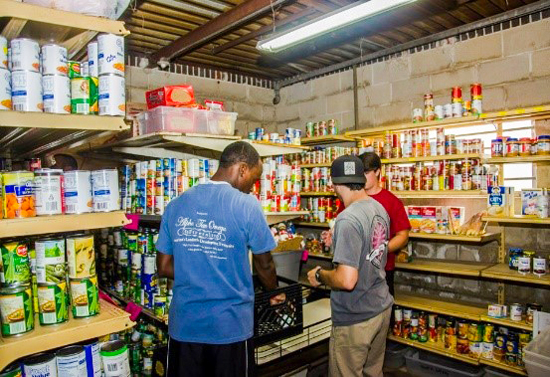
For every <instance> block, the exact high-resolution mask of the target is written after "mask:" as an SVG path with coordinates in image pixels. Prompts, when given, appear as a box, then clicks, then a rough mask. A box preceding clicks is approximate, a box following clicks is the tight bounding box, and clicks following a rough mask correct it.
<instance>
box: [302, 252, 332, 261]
mask: <svg viewBox="0 0 550 377" xmlns="http://www.w3.org/2000/svg"><path fill="white" fill-rule="evenodd" d="M308 258H318V259H326V260H330V261H331V260H332V259H333V258H334V255H326V254H317V253H308Z"/></svg>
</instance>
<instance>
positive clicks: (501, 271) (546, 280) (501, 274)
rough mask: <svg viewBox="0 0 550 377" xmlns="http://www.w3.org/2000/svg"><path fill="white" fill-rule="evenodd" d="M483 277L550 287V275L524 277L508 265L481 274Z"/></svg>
mask: <svg viewBox="0 0 550 377" xmlns="http://www.w3.org/2000/svg"><path fill="white" fill-rule="evenodd" d="M481 276H482V277H484V278H489V279H497V280H503V281H513V282H519V283H527V284H536V285H550V274H546V275H542V276H537V275H534V274H527V275H522V274H520V273H519V272H517V271H515V270H511V269H510V268H509V267H508V265H507V264H504V263H499V264H495V265H493V266H491V267H489V268H486V269H485V270H483V271H482V272H481Z"/></svg>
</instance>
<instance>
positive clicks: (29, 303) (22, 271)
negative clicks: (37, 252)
mask: <svg viewBox="0 0 550 377" xmlns="http://www.w3.org/2000/svg"><path fill="white" fill-rule="evenodd" d="M0 254H1V264H0V271H3V273H0V319H1V324H2V329H1V332H2V336H6V337H8V336H13V335H19V334H23V333H26V332H29V331H31V330H32V329H33V328H34V305H33V294H32V287H31V267H30V257H29V248H28V244H27V242H24V241H21V240H4V241H3V242H2V243H1V244H0Z"/></svg>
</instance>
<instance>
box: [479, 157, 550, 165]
mask: <svg viewBox="0 0 550 377" xmlns="http://www.w3.org/2000/svg"><path fill="white" fill-rule="evenodd" d="M486 161H487V163H488V164H522V163H526V162H548V163H550V155H548V156H545V155H541V156H539V155H534V156H518V157H490V158H488V159H487V160H486Z"/></svg>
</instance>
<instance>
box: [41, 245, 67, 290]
mask: <svg viewBox="0 0 550 377" xmlns="http://www.w3.org/2000/svg"><path fill="white" fill-rule="evenodd" d="M34 244H35V250H36V281H37V282H38V283H39V284H43V283H61V282H63V281H66V278H67V269H66V267H65V240H64V239H63V238H46V239H42V240H37V241H36V242H35V243H34Z"/></svg>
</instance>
